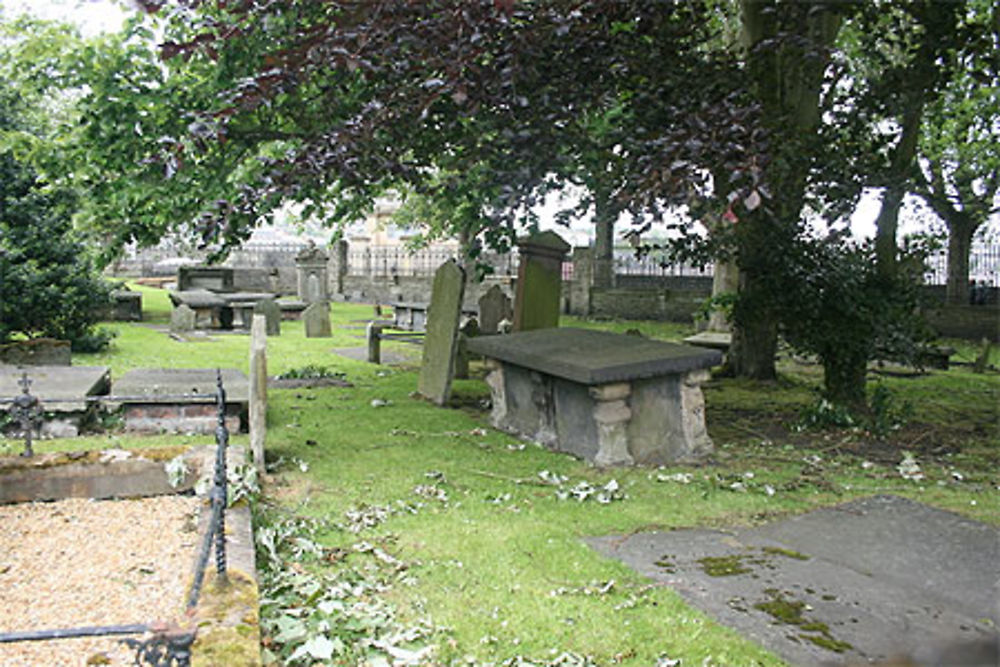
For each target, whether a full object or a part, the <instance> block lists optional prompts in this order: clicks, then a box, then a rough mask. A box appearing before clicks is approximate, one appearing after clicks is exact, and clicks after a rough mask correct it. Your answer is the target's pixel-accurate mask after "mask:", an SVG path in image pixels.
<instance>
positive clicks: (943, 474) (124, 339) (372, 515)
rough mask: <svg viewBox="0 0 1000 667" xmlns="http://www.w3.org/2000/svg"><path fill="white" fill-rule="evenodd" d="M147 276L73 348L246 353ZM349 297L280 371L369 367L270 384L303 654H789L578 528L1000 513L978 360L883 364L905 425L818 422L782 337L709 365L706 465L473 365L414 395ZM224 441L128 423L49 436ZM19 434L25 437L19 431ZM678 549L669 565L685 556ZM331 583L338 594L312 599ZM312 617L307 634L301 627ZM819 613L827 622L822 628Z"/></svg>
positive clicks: (288, 338)
mask: <svg viewBox="0 0 1000 667" xmlns="http://www.w3.org/2000/svg"><path fill="white" fill-rule="evenodd" d="M140 289H142V291H143V299H144V308H145V309H146V315H147V317H146V319H145V321H144V322H142V323H137V324H120V323H119V324H113V325H110V326H112V327H114V328H115V329H116V331H118V333H119V335H118V338H116V339H115V341H114V342H113V343H112V348H111V349H110V350H109V351H107V352H106V353H102V354H95V355H74V364H77V365H107V366H110V367H111V369H112V375H113V377H115V376H120V375H121V374H122V373H123V372H125V371H126V370H128V369H130V368H135V367H139V366H146V367H150V366H152V367H156V366H164V367H208V368H212V367H217V366H221V367H235V368H239V369H241V370H243V371H246V370H247V364H248V346H249V338H248V336H246V335H242V334H236V333H233V334H218V335H212V336H210V337H209V339H206V340H197V341H195V342H179V341H176V340H173V339H171V338H169V337H168V335H167V334H166V333H165V331H164V327H165V325H166V324H167V321H168V317H169V303H168V302H167V301H166V295H165V293H164V292H162V291H161V290H153V289H148V288H140ZM331 312H332V322H333V337H332V338H326V339H322V338H320V339H316V338H311V339H310V338H305V335H304V332H303V330H302V324H301V323H300V322H282V330H281V335H280V336H279V337H276V338H271V339H269V340H268V370H269V372H270V373H271V374H273V375H278V374H281V373H285V372H289V371H292V372H294V371H295V369H304V368H309V367H313V368H324V369H326V370H327V371H329V372H332V373H335V374H337V375H338V376H340V375H342V376H343V377H344V378H345V379H346V380H347V381H349V382H350V383H351V384H352V385H353V386H350V387H347V386H321V387H308V386H306V387H302V388H295V389H274V390H272V391H271V392H270V393H269V406H268V442H267V450H268V456H269V460H270V461H271V464H272V470H271V473H270V475H269V476H268V478H267V480H266V482H265V486H264V489H265V494H266V495H265V496H264V498H262V499H261V501H260V503H259V510H261V511H260V512H259V515H260V516H261V517H262V518H261V519H260V520H261V524H260V525H261V526H262V527H268V526H271V527H274V530H273V532H272V533H271V535H272V544H271V547H273V549H272V548H270V547H268V548H267V549H266V550H268V552H269V553H268V555H267V562H269V563H271V566H272V569H271V570H270V572H271V573H272V574H269V575H268V576H269V577H273V581H272V583H273V588H272V589H271V591H272V593H273V600H271V602H268V603H267V604H266V605H265V613H264V617H265V618H264V620H263V622H264V638H263V641H264V643H265V645H266V646H267V647H268V650H269V651H271V653H272V654H274V655H275V656H280V659H281V660H282V661H283V662H284V663H285V664H312V663H311V662H310V660H311V661H313V662H315V661H322V659H320V658H317V657H316V655H315V654H313V653H310V651H315V652H317V653H320V654H323V655H326V652H327V651H328V650H329V651H330V656H331V658H330V661H331V662H334V663H337V661H339V662H340V664H357V662H356V661H358V660H361V659H363V658H366V657H367V658H370V657H372V656H374V655H382V656H386V655H391V654H392V653H391V650H397V651H411V652H419V651H422V650H424V649H425V648H426V647H427V646H432V645H433V646H435V647H436V649H435V651H434V652H433V660H436V661H437V662H438V663H440V664H451V663H460V662H462V661H465V660H469V661H471V664H483V663H493V664H513V663H510V662H506V661H512V660H514V659H515V658H516V657H517V656H522V657H523V658H524V659H525V660H529V659H530V660H531V661H532V662H531V663H522V664H549V663H552V662H553V661H555V660H556V659H557V658H559V656H560V655H562V654H563V653H564V652H568V653H570V654H572V655H574V656H589V660H590V661H591V662H590V663H583V662H581V663H579V664H600V665H607V664H622V665H651V664H656V662H657V660H659V659H661V658H665V657H666V658H670V659H678V658H680V659H682V660H683V662H684V664H716V665H737V664H738V665H744V664H746V665H750V664H760V665H777V664H782V663H781V661H780V660H779V659H778V658H776V657H775V656H773V655H772V654H770V653H769V652H767V651H765V650H764V649H763V648H761V647H760V646H758V645H756V644H755V643H753V642H751V641H748V640H746V639H743V638H741V637H740V636H738V635H736V634H735V633H734V632H732V631H730V630H728V629H727V628H724V627H722V626H720V625H718V624H717V623H715V622H714V621H713V620H711V619H709V618H707V617H706V616H705V615H704V614H702V613H701V612H699V611H697V610H695V609H693V608H691V607H690V606H688V605H687V604H686V603H684V602H683V601H682V600H681V598H680V597H679V596H678V595H677V594H676V593H674V592H673V591H672V590H670V589H669V588H665V587H653V586H650V582H649V581H648V580H646V579H644V578H642V577H640V576H639V575H637V574H635V573H634V572H632V571H631V570H629V569H628V568H626V567H625V566H623V565H621V564H619V563H616V562H612V561H609V560H607V559H605V558H603V557H601V556H599V555H597V554H596V552H593V551H592V550H591V549H589V548H588V547H587V546H585V544H584V543H583V541H582V538H584V537H587V536H593V535H605V534H611V533H617V534H629V533H632V532H636V531H642V530H650V529H661V530H666V529H671V528H679V527H692V526H708V527H712V526H726V525H734V524H736V525H750V524H755V523H760V522H763V521H768V520H772V519H774V518H776V517H781V516H787V515H791V514H796V513H801V512H805V511H808V510H810V509H813V508H815V507H819V506H824V505H830V504H833V503H839V502H846V501H848V500H851V499H854V498H858V497H862V496H867V495H872V494H875V493H896V494H899V495H902V496H906V497H909V498H913V499H916V500H920V501H923V502H926V503H929V504H932V505H935V506H938V507H941V508H945V509H950V510H953V511H957V512H961V513H963V514H965V515H967V516H971V517H973V518H977V519H980V520H984V521H989V522H992V523H994V524H996V523H1000V502H998V495H1000V494H998V493H997V489H998V485H1000V476H998V472H997V470H998V469H1000V453H998V443H997V437H996V434H997V424H998V420H997V415H998V407H997V406H998V404H1000V382H998V376H997V375H996V374H995V373H992V374H987V375H982V376H980V375H975V374H974V373H972V372H971V369H969V368H968V367H963V366H960V367H956V368H953V369H952V370H949V371H933V372H930V373H927V374H924V375H913V374H909V375H906V376H900V377H897V376H895V375H892V376H888V375H887V376H873V380H874V379H877V380H878V381H880V382H883V383H885V385H886V386H887V387H888V388H889V389H890V390H891V391H892V392H893V395H894V396H895V397H897V398H898V399H899V400H902V401H908V402H910V403H911V404H912V405H913V407H914V412H913V417H912V418H911V421H910V422H909V423H908V424H906V425H904V426H903V427H901V428H900V429H898V430H895V431H892V432H890V433H889V434H888V435H886V436H884V437H876V436H874V435H872V434H870V433H867V432H864V431H863V430H859V429H839V430H830V431H815V432H813V431H806V432H802V431H797V430H796V429H795V428H794V424H795V422H796V420H797V418H798V415H799V413H800V411H801V410H802V409H803V408H805V407H807V406H809V405H810V404H812V403H813V401H814V400H815V398H816V395H817V394H816V391H817V387H818V384H819V371H818V369H817V367H816V366H815V365H812V364H808V363H805V362H803V361H801V360H796V359H795V358H793V357H791V356H789V355H784V356H783V357H782V359H781V361H780V364H779V369H780V373H781V377H780V379H779V380H778V381H777V382H773V383H754V382H748V381H742V380H731V379H714V380H712V381H711V382H710V383H709V384H708V386H707V387H706V388H705V395H706V406H707V424H708V428H709V431H710V434H711V435H712V437H713V439H714V441H715V443H716V452H715V454H714V455H713V457H712V458H711V459H710V460H709V461H707V462H706V463H705V464H704V465H702V466H676V467H670V468H665V469H650V468H631V469H615V470H597V469H595V468H593V467H591V466H588V465H586V464H584V463H582V462H580V461H577V460H575V459H572V458H570V457H568V456H564V455H560V454H556V453H553V452H549V451H547V450H544V449H542V448H540V447H537V446H535V445H533V444H530V443H525V442H523V441H520V440H518V439H515V438H512V437H510V436H508V435H506V434H503V433H499V432H497V431H494V430H493V429H491V428H490V427H489V426H488V414H487V411H486V409H485V407H484V405H483V400H484V399H487V398H488V397H489V392H488V390H487V388H486V386H485V384H484V382H483V381H482V379H481V378H477V377H474V378H473V379H470V380H463V381H458V382H456V383H455V400H454V401H453V402H452V405H451V406H450V407H449V408H438V407H435V406H433V405H431V404H429V403H427V402H426V401H423V400H420V399H418V398H415V397H414V396H413V395H412V394H413V392H414V390H415V388H416V369H415V367H414V366H410V367H404V368H400V367H385V366H374V365H370V364H367V363H364V362H358V361H353V360H351V359H348V358H346V357H342V356H339V355H336V354H334V352H333V350H334V349H336V348H342V347H362V346H364V344H365V342H364V331H363V328H362V325H359V324H358V322H357V320H360V319H364V318H369V317H371V313H372V310H371V307H370V306H368V305H363V304H341V303H337V304H333V305H332V308H331ZM566 324H571V325H584V326H589V327H595V328H605V329H610V330H618V331H624V330H626V329H631V328H637V329H639V331H640V332H641V333H643V334H644V335H648V336H651V337H655V338H662V339H665V340H677V339H678V338H680V337H682V335H686V334H687V333H691V332H692V330H691V329H690V328H689V327H681V326H678V325H665V324H661V323H652V322H641V323H634V322H623V321H617V322H582V321H579V320H573V319H570V320H569V321H568V322H566ZM477 371H478V372H481V368H480V367H479V366H477V365H474V366H473V373H474V376H475V374H476V372H477ZM206 441H210V438H207V437H204V436H201V437H187V438H185V437H183V436H156V437H133V436H128V435H124V434H121V433H110V434H105V435H100V436H92V437H87V438H79V439H72V440H49V441H42V442H40V443H38V444H37V448H38V450H39V451H66V450H69V449H85V448H104V447H109V446H115V447H149V446H176V445H177V444H178V443H186V442H191V443H192V444H203V443H204V442H206ZM7 442H12V441H7ZM235 442H237V443H240V442H245V436H240V437H237V438H236V439H235ZM13 449H14V450H15V451H20V449H19V447H18V446H17V443H16V442H14V447H13ZM903 450H906V451H909V452H911V453H912V455H913V456H914V457H915V460H916V461H917V463H918V464H919V466H920V468H921V470H922V472H923V478H922V479H921V480H919V481H915V480H914V479H907V478H904V477H903V476H902V475H901V474H900V472H899V470H897V467H896V466H897V465H898V464H899V463H900V461H901V459H902V458H903V454H902V452H903ZM608 488H612V489H614V491H612V492H609V493H610V496H607V498H608V502H602V501H600V500H599V499H598V493H599V491H601V490H606V489H608ZM575 489H576V490H579V491H578V492H575V493H574V492H573V491H574V490H575ZM587 489H590V490H591V491H590V492H588V491H587ZM264 510H266V511H264ZM264 515H267V518H263V517H264ZM289 526H290V527H289ZM303 526H308V527H309V529H308V531H309V532H308V535H306V536H304V534H303V533H302V532H301V530H303V528H302V527H303ZM279 528H280V529H279ZM310 545H312V546H310ZM778 555H782V556H784V557H792V558H794V557H796V556H795V555H792V554H778ZM661 567H664V568H669V567H671V563H670V560H669V558H667V557H665V558H664V559H663V561H662V566H661ZM316 582H319V583H316ZM314 586H318V588H315V587H314ZM350 586H355V587H356V589H350ZM348 589H350V590H357V591H359V592H360V593H359V594H360V597H353V594H352V593H350V590H348ZM317 591H320V592H319V593H317ZM331 591H344V592H343V597H339V598H338V597H337V596H336V595H334V594H333V593H332V592H331ZM265 597H267V596H266V595H265ZM310 599H312V603H308V602H307V601H308V600H310ZM320 601H322V602H323V606H322V609H320V608H319V607H318V606H315V605H318V603H319V602H320ZM309 604H312V605H313V606H312V607H310V606H309ZM268 605H270V606H268ZM358 605H362V606H363V610H364V611H363V613H361V612H360V611H358V610H359V609H362V607H359V606H358ZM295 610H298V611H295ZM295 614H298V616H296V615H295ZM288 618H296V619H299V620H302V621H303V623H302V624H301V627H300V625H299V624H296V623H293V622H292V621H290V620H287V619H288ZM282 619H285V620H282ZM338 619H339V620H338ZM282 624H284V625H282ZM341 626H343V627H344V628H346V629H345V633H344V634H342V635H337V636H336V637H335V638H336V640H337V641H336V642H334V641H333V638H334V637H333V636H332V635H331V636H330V637H331V638H329V639H327V640H326V641H318V640H317V641H313V642H312V643H308V637H313V638H315V637H318V636H320V635H319V634H316V633H322V632H324V630H322V628H327V627H341ZM301 628H306V632H307V633H313V634H307V635H306V636H305V637H306V638H303V636H299V639H289V638H290V637H292V636H293V635H295V633H296V632H299V629H301ZM283 629H284V630H283ZM283 631H287V633H286V635H285V636H283V635H282V632H283ZM329 632H334V631H333V630H330V631H329ZM803 633H804V634H806V635H810V636H814V637H817V638H818V639H819V640H820V641H826V638H825V636H824V635H823V633H820V632H816V631H813V632H805V631H804V630H803ZM282 639H285V640H288V642H283V641H282ZM810 641H812V640H811V639H810ZM831 641H835V639H833V640H831ZM327 642H329V643H327ZM304 647H308V648H304ZM380 647H381V648H380ZM387 647H391V650H390V648H387ZM299 649H302V650H301V651H300V653H299V657H298V658H296V659H295V660H292V659H291V656H292V655H293V654H294V652H295V651H297V650H299ZM833 650H836V649H835V648H834V649H833ZM283 651H284V653H283ZM427 655H428V656H430V655H431V654H430V653H428V654H427ZM427 660H428V661H431V660H432V658H430V657H428V658H427ZM296 661H298V662H296Z"/></svg>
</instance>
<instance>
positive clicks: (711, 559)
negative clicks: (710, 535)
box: [698, 556, 753, 577]
mask: <svg viewBox="0 0 1000 667" xmlns="http://www.w3.org/2000/svg"><path fill="white" fill-rule="evenodd" d="M698 565H700V566H701V569H702V571H703V572H704V573H705V574H707V575H708V576H710V577H731V576H734V575H737V574H746V573H747V572H752V571H753V570H752V568H750V567H748V566H747V565H748V564H747V562H746V558H745V557H744V556H706V557H705V558H700V559H698Z"/></svg>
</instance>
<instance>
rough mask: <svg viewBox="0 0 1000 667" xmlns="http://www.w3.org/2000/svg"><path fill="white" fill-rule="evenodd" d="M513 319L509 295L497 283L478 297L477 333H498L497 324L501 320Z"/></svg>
mask: <svg viewBox="0 0 1000 667" xmlns="http://www.w3.org/2000/svg"><path fill="white" fill-rule="evenodd" d="M513 319H514V308H513V306H511V303H510V297H509V296H507V295H506V294H504V291H503V290H502V289H501V288H500V286H499V285H494V286H493V287H491V288H489V289H488V290H487V291H486V293H485V294H483V295H482V296H481V297H479V333H480V334H481V335H484V336H488V335H492V334H495V333H500V331H499V328H498V327H499V325H500V322H501V321H503V320H513Z"/></svg>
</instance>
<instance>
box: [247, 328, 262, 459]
mask: <svg viewBox="0 0 1000 667" xmlns="http://www.w3.org/2000/svg"><path fill="white" fill-rule="evenodd" d="M248 416H249V421H250V428H249V430H250V453H251V455H252V456H253V462H254V465H255V466H256V467H257V472H258V473H263V472H264V443H265V440H266V438H267V318H266V317H265V316H264V315H254V317H253V320H252V324H251V325H250V405H249V409H248Z"/></svg>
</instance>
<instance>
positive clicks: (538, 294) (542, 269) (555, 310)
mask: <svg viewBox="0 0 1000 667" xmlns="http://www.w3.org/2000/svg"><path fill="white" fill-rule="evenodd" d="M517 245H518V249H519V250H520V253H521V263H520V265H519V266H518V268H517V294H516V295H515V298H514V331H531V330H533V329H547V328H550V327H558V326H559V301H560V298H561V296H562V263H563V260H564V259H565V258H566V253H567V252H569V248H570V246H569V244H568V243H566V241H564V240H563V239H562V237H561V236H559V235H558V234H556V233H555V232H551V231H549V232H542V233H540V234H535V235H533V236H529V237H526V238H523V239H520V240H519V241H518V243H517Z"/></svg>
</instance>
